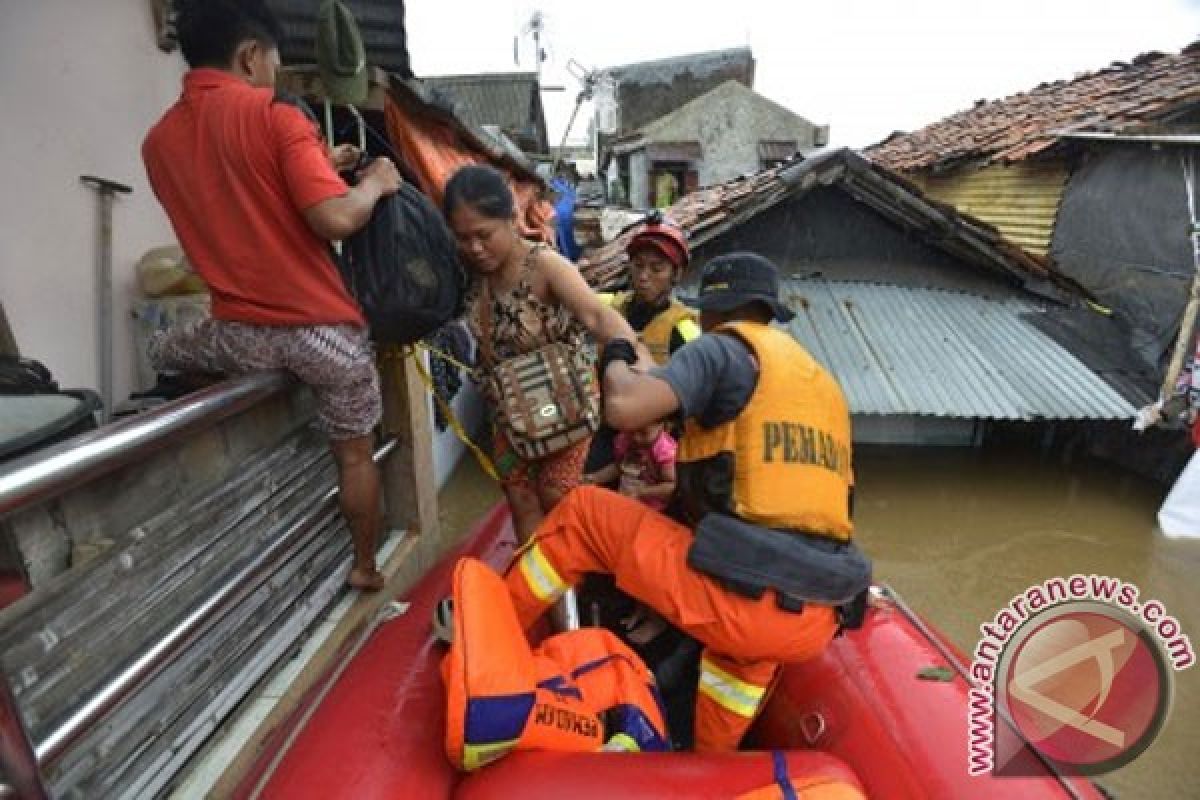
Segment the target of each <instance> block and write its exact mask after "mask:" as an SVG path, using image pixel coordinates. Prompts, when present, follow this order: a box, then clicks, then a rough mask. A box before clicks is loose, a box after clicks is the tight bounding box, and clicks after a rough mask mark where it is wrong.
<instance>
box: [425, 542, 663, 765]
mask: <svg viewBox="0 0 1200 800" xmlns="http://www.w3.org/2000/svg"><path fill="white" fill-rule="evenodd" d="M453 592H454V640H453V643H452V644H451V646H450V651H449V652H448V653H447V654H446V657H445V658H444V659H443V660H442V680H443V682H444V683H445V685H446V740H445V747H446V755H447V756H448V757H449V759H450V762H451V763H452V764H454V766H455V767H457V768H459V769H463V770H474V769H478V768H479V767H481V766H483V765H485V764H487V763H489V762H491V761H495V760H496V759H498V758H500V757H502V756H504V755H506V754H507V753H509V752H512V751H514V750H559V751H575V752H586V751H595V750H599V749H600V747H601V746H602V745H604V744H605V742H606V740H607V741H610V742H611V741H613V740H614V739H615V740H616V742H614V744H615V745H619V746H621V748H622V749H627V750H633V749H640V750H668V749H670V746H669V739H668V737H667V732H666V731H667V728H666V722H665V720H664V717H663V713H662V710H661V705H660V701H659V699H658V692H657V689H656V688H655V685H654V676H653V673H651V672H650V670H649V669H647V667H646V665H645V664H644V663H642V661H641V659H639V658H638V657H637V655H635V654H634V653H633V651H632V650H630V649H629V648H628V647H626V646H625V645H624V644H623V643H622V642H621V641H620V640H619V639H617V637H616V636H614V635H613V634H612V633H610V632H609V631H607V630H604V629H601V628H584V629H582V630H576V631H568V632H566V633H561V634H558V635H557V636H552V637H550V638H549V639H547V640H546V641H545V642H544V643H543V644H542V645H541V646H540V647H539V648H538V649H537V650H533V649H532V648H530V646H529V642H528V640H527V639H526V637H525V632H524V631H523V630H521V626H520V623H519V622H518V621H517V614H516V611H515V610H514V608H513V604H512V598H511V596H510V595H509V593H508V588H507V587H506V586H505V584H504V581H503V579H502V578H501V577H500V576H499V575H497V574H496V573H495V572H494V571H492V570H491V569H490V568H489V567H488V566H487V565H485V564H484V563H483V562H481V561H478V560H476V559H473V558H463V559H460V560H459V562H458V564H457V565H456V566H455V568H454V577H453ZM606 718H607V720H608V721H609V729H608V730H606V729H605V720H606Z"/></svg>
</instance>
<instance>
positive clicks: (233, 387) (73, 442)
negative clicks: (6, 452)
mask: <svg viewBox="0 0 1200 800" xmlns="http://www.w3.org/2000/svg"><path fill="white" fill-rule="evenodd" d="M287 385H288V378H287V375H286V373H284V372H259V373H254V374H252V375H246V376H243V377H241V378H235V379H233V380H230V381H225V382H224V383H220V384H217V385H216V386H210V387H208V388H206V389H202V390H200V391H198V392H195V393H194V394H189V395H187V396H186V397H181V398H179V399H178V400H174V401H172V402H170V403H166V404H165V405H163V406H161V407H159V408H156V409H153V410H151V411H147V412H145V413H144V414H139V415H137V416H134V417H129V418H128V419H123V420H120V421H118V422H114V423H112V424H111V425H105V426H104V427H102V428H97V429H96V430H94V431H90V432H89V433H85V434H81V435H80V436H76V437H74V438H72V439H68V440H67V441H65V442H61V443H59V444H56V445H53V446H51V447H48V448H46V449H45V450H39V451H38V452H36V453H31V454H30V455H27V456H25V457H24V458H20V459H17V460H16V461H14V462H13V463H12V464H10V465H7V467H6V468H5V469H4V471H3V472H0V517H2V516H4V515H6V514H9V513H11V512H13V511H16V510H18V509H21V508H27V507H29V506H31V505H33V504H34V503H37V502H40V501H42V500H47V499H49V498H51V497H54V496H56V495H59V494H62V493H63V492H67V491H70V490H71V489H73V488H75V487H77V486H81V485H83V484H84V483H86V482H88V481H91V480H94V479H96V478H98V477H100V476H101V475H104V474H106V473H109V472H113V471H114V470H117V469H120V468H121V467H124V466H126V465H128V464H132V463H134V462H136V461H139V460H141V459H144V458H146V456H148V455H150V454H151V453H153V452H154V451H156V450H160V449H162V448H163V447H166V446H167V445H169V444H170V443H171V442H172V441H174V440H176V438H177V437H179V436H181V435H185V434H188V433H195V432H197V431H201V430H204V429H205V428H211V427H212V426H213V425H216V424H217V423H218V422H220V421H221V420H223V419H226V418H228V417H231V416H233V415H234V414H237V413H239V412H241V411H244V410H246V409H247V408H250V407H251V406H253V405H255V404H256V403H258V402H260V401H262V400H264V399H266V398H267V397H270V396H271V395H273V394H275V393H276V392H279V391H282V390H283V389H284V388H285V387H286V386H287Z"/></svg>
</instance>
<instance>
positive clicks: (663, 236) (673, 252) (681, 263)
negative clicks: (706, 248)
mask: <svg viewBox="0 0 1200 800" xmlns="http://www.w3.org/2000/svg"><path fill="white" fill-rule="evenodd" d="M645 248H650V249H652V250H654V251H655V252H658V253H661V254H662V255H663V256H664V257H665V258H666V259H667V260H668V261H670V262H671V263H672V264H673V265H674V266H675V269H677V270H683V269H685V268H686V267H687V265H688V262H689V261H690V260H691V258H692V253H691V250H689V249H688V243H687V234H685V233H684V232H683V230H682V229H680V228H679V227H678V226H676V225H674V224H672V223H670V222H667V221H665V220H664V219H663V218H662V216H661V215H658V214H654V215H651V216H650V217H648V218H647V219H646V221H645V222H644V223H643V224H642V226H641V227H640V228H638V230H637V232H636V233H634V234H633V238H631V239H630V240H629V244H628V245H626V246H625V252H626V253H628V254H629V255H630V256H632V255H633V254H634V252H636V251H637V250H641V249H645Z"/></svg>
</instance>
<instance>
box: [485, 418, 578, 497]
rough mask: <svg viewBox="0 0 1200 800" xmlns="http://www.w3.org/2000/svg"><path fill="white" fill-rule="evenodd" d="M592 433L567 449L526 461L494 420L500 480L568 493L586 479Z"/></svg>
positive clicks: (493, 445)
mask: <svg viewBox="0 0 1200 800" xmlns="http://www.w3.org/2000/svg"><path fill="white" fill-rule="evenodd" d="M591 442H592V440H591V437H588V438H587V439H584V440H583V441H579V442H576V443H575V444H573V445H571V446H570V447H568V448H566V449H565V450H560V451H558V452H557V453H555V454H554V455H551V456H547V457H546V458H542V459H539V460H537V461H525V460H523V459H522V458H521V457H520V456H518V455H517V453H516V451H515V450H513V449H512V444H510V443H509V441H508V437H507V436H505V435H504V432H503V431H501V430H500V428H499V426H496V425H494V424H493V428H492V459H493V460H494V461H495V462H496V471H497V472H499V473H500V482H501V483H502V484H503V485H505V486H516V487H520V488H522V489H530V490H532V491H538V490H542V489H553V490H555V491H557V492H559V493H560V494H566V493H567V492H569V491H571V490H572V489H574V488H575V487H576V486H578V485H579V484H580V483H582V482H583V462H584V461H586V460H587V454H588V447H589V446H590V445H591Z"/></svg>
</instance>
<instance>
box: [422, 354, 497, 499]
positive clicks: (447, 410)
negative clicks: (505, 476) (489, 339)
mask: <svg viewBox="0 0 1200 800" xmlns="http://www.w3.org/2000/svg"><path fill="white" fill-rule="evenodd" d="M421 350H427V351H429V352H430V353H432V354H434V355H436V356H438V357H440V358H443V359H445V360H446V361H448V362H450V363H451V364H454V365H455V366H457V367H459V368H460V369H464V370H466V371H467V372H468V373H472V372H473V370H472V369H471V368H470V367H468V366H467V365H466V364H463V363H462V362H461V361H459V360H458V359H456V358H454V357H453V356H450V355H448V354H446V353H443V352H441V351H440V350H437V349H435V348H433V347H430V346H429V345H427V344H425V343H424V342H417V344H416V345H415V346H414V347H411V348H406V355H408V356H410V357H411V358H412V360H413V363H414V364H415V365H416V367H417V375H419V376H420V378H421V383H423V384H425V388H426V389H427V390H428V391H429V393H430V394H431V395H433V400H434V402H435V403H437V404H438V408H440V409H441V410H442V416H444V417H445V418H446V422H447V424H449V425H450V429H451V430H452V431H454V435H455V436H457V437H458V438H459V441H461V442H462V443H463V444H464V445H466V446H467V448H468V449H469V450H470V451H471V452H472V453H473V454H474V455H475V460H476V461H478V462H479V466H480V467H482V468H483V471H484V472H486V473H487V474H488V477H490V478H491V479H492V480H494V481H496V482H499V481H500V473H498V472H497V471H496V465H495V464H493V463H492V460H491V459H490V458H488V456H487V453H485V452H483V451H482V450H480V449H479V446H478V445H477V444H475V442H473V441H471V437H470V436H468V435H467V432H466V430H464V429H463V426H462V422H460V421H459V419H458V416H457V415H456V414H455V413H454V409H453V408H451V407H450V404H449V403H448V402H446V400H445V398H443V397H442V396H441V395H440V394H438V392H437V389H436V388H434V385H433V377H432V376H431V375H430V374H429V371H428V370H426V369H425V360H424V359H423V358H421V353H420V351H421Z"/></svg>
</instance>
